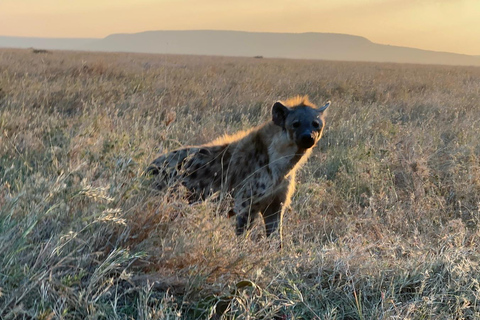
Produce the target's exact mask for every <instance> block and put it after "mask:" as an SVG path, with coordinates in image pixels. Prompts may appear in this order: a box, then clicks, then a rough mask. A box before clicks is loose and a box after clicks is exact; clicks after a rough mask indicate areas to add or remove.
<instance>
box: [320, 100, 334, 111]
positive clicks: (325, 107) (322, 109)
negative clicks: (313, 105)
mask: <svg viewBox="0 0 480 320" xmlns="http://www.w3.org/2000/svg"><path fill="white" fill-rule="evenodd" d="M330 104H331V102H330V100H328V101H327V103H325V105H324V106H323V107H321V108H319V109H318V112H324V111H325V110H327V108H328V107H330Z"/></svg>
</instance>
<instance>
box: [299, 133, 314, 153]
mask: <svg viewBox="0 0 480 320" xmlns="http://www.w3.org/2000/svg"><path fill="white" fill-rule="evenodd" d="M315 136H316V134H315V132H311V131H305V132H303V133H302V134H300V135H299V136H298V139H297V141H296V144H297V146H299V147H300V148H302V149H309V148H311V147H313V145H314V144H315Z"/></svg>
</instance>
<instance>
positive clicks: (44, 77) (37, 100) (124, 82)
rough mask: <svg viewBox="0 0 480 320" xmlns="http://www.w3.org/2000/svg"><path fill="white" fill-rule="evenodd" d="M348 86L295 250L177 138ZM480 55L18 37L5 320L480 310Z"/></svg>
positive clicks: (299, 212)
mask: <svg viewBox="0 0 480 320" xmlns="http://www.w3.org/2000/svg"><path fill="white" fill-rule="evenodd" d="M295 95H308V96H309V97H310V100H311V101H312V102H314V103H317V104H318V105H321V104H322V105H323V103H324V102H325V101H326V100H331V101H332V105H331V106H330V108H329V110H328V115H327V120H326V128H325V131H324V135H323V138H322V140H321V141H320V143H319V145H318V146H317V147H316V148H315V150H314V152H313V154H312V157H311V158H310V159H309V161H308V163H307V164H306V165H305V166H304V167H303V169H302V170H301V173H300V174H299V176H298V177H297V180H298V183H297V189H296V192H295V194H294V196H293V200H292V205H291V208H290V209H289V210H288V211H287V213H286V215H285V219H284V228H283V233H284V239H283V241H284V243H283V245H284V246H283V249H281V250H278V246H277V244H276V243H275V240H274V239H266V238H265V236H264V229H263V226H262V223H261V221H259V223H258V224H257V225H256V226H255V227H254V228H253V229H252V230H251V231H250V232H249V233H248V234H246V235H245V236H242V237H237V236H235V232H234V220H235V219H229V218H228V217H227V212H228V208H225V206H223V205H222V204H221V203H218V202H215V201H213V200H207V201H206V202H202V203H196V204H193V205H192V204H189V203H188V202H187V201H186V200H185V199H184V197H183V196H184V194H183V193H182V192H183V191H182V190H181V189H179V190H175V191H173V190H167V191H165V192H157V191H155V190H153V189H152V188H151V185H150V183H149V180H148V178H146V177H145V176H143V175H142V173H143V172H144V170H145V168H146V167H147V166H148V164H149V163H150V162H151V161H152V160H153V159H154V158H155V155H156V154H158V153H162V152H166V151H170V150H173V149H175V148H178V147H180V146H184V145H194V144H201V143H206V142H208V141H210V140H212V139H213V138H215V137H217V136H220V135H223V134H225V133H234V132H236V131H238V130H245V129H249V128H251V127H254V126H256V125H258V124H260V123H262V122H264V121H268V120H270V110H271V106H272V104H273V103H274V102H275V101H276V100H281V99H287V98H289V97H292V96H295ZM479 97H480V68H473V67H472V68H468V67H451V66H448V67H447V66H421V65H401V64H376V63H351V62H348V63H347V62H327V61H306V60H303V61H300V60H298V61H296V60H281V59H260V58H253V57H252V58H225V57H202V56H175V55H144V54H125V53H85V52H83V53H82V52H60V51H51V52H43V51H33V50H8V49H2V50H0V129H1V130H0V318H2V319H32V318H35V319H477V318H480V283H479V282H480V266H479V262H480V251H479V241H480V231H479V227H480V225H479V224H480V211H479V210H480V209H479V206H480V160H479V159H480V122H479V121H480V117H479V115H480V98H479Z"/></svg>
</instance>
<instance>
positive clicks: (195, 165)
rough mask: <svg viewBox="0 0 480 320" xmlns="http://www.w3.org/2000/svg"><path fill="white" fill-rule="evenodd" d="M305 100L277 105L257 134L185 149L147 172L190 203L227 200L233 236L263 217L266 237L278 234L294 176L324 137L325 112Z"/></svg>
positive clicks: (164, 157)
mask: <svg viewBox="0 0 480 320" xmlns="http://www.w3.org/2000/svg"><path fill="white" fill-rule="evenodd" d="M329 105H330V102H327V104H325V105H324V106H323V107H320V108H319V107H316V106H315V105H313V104H312V103H311V102H310V101H308V98H307V97H296V98H293V99H290V100H287V101H285V102H281V101H278V102H276V103H275V104H274V105H273V107H272V120H271V121H268V122H266V123H264V124H263V125H260V126H259V127H257V128H254V129H251V130H249V131H245V132H239V133H237V134H235V135H232V136H224V137H221V138H219V139H217V140H214V141H213V142H211V143H207V144H204V145H201V146H192V147H185V148H182V149H178V150H175V151H172V152H170V153H167V154H165V155H162V156H160V157H159V158H157V159H155V160H154V161H153V162H152V164H151V165H150V167H149V168H148V170H147V171H148V172H149V173H151V174H153V175H156V176H157V177H156V185H157V187H158V188H159V189H162V188H164V187H166V186H168V185H173V184H174V183H176V182H181V183H182V184H183V185H184V186H185V187H186V188H187V189H188V190H189V192H190V200H192V201H196V200H201V199H204V198H206V197H208V196H210V195H212V194H213V193H216V192H220V194H223V195H225V194H230V195H231V197H232V198H233V200H234V206H233V210H232V211H231V213H233V214H236V216H237V226H236V232H237V235H241V234H242V233H243V232H244V231H245V230H246V229H248V228H249V227H250V226H251V224H252V222H253V220H254V219H255V218H256V217H257V216H258V215H259V213H261V215H262V216H263V220H264V222H265V228H266V233H267V236H269V235H271V234H272V233H274V232H276V231H278V232H279V235H280V237H281V234H282V230H281V227H282V216H283V212H284V210H285V208H286V207H287V206H288V205H289V203H290V198H291V195H292V193H293V190H294V188H295V173H296V171H297V170H298V169H299V168H300V167H301V166H302V164H303V163H305V161H306V160H307V158H308V157H309V155H310V153H311V151H312V148H313V147H314V146H315V144H316V143H317V141H318V140H319V139H320V137H321V136H322V132H323V128H324V126H325V110H326V109H327V108H328V107H329Z"/></svg>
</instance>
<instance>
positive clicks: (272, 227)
mask: <svg viewBox="0 0 480 320" xmlns="http://www.w3.org/2000/svg"><path fill="white" fill-rule="evenodd" d="M284 211H285V206H284V205H283V202H282V201H281V200H280V199H279V198H278V197H275V198H274V199H273V201H272V202H271V203H270V204H269V205H268V206H267V207H266V208H265V209H264V210H263V211H262V216H263V221H264V222H265V231H266V233H267V237H269V236H270V235H271V234H272V233H274V232H275V231H277V230H278V232H279V234H280V238H281V237H282V220H283V212H284Z"/></svg>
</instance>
